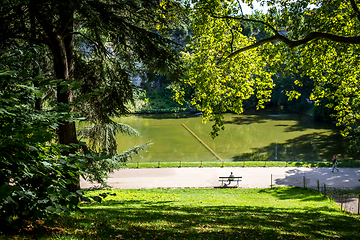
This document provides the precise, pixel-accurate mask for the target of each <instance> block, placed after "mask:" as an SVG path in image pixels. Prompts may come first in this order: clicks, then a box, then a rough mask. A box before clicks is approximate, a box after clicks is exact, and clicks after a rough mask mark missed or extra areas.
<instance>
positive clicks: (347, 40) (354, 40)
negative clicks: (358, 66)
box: [227, 32, 360, 58]
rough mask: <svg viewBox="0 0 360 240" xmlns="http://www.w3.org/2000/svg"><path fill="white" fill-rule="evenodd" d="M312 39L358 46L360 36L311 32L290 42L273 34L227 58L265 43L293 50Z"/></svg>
mask: <svg viewBox="0 0 360 240" xmlns="http://www.w3.org/2000/svg"><path fill="white" fill-rule="evenodd" d="M314 39H325V40H329V41H333V42H338V43H345V44H360V36H356V37H345V36H338V35H335V34H331V33H323V32H312V33H309V34H308V35H306V36H305V37H304V38H303V39H300V40H291V39H289V38H287V37H285V36H282V35H280V34H279V33H277V34H275V36H272V37H269V38H265V39H262V40H260V41H258V42H255V43H254V44H251V45H249V46H246V47H243V48H240V49H238V50H236V51H235V52H232V53H230V55H229V56H228V57H227V58H232V57H234V56H236V55H237V54H239V53H241V52H245V51H247V50H250V49H253V48H256V47H258V46H261V45H263V44H265V43H268V42H272V41H275V40H277V41H281V42H283V43H285V44H286V45H287V46H288V47H290V48H293V47H297V46H300V45H303V44H305V43H308V42H310V41H312V40H314Z"/></svg>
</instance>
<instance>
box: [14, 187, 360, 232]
mask: <svg viewBox="0 0 360 240" xmlns="http://www.w3.org/2000/svg"><path fill="white" fill-rule="evenodd" d="M102 192H110V193H116V196H108V197H106V198H105V200H104V201H103V202H102V203H101V204H98V203H86V204H82V205H81V206H80V207H81V211H77V212H75V213H73V214H72V215H71V216H69V217H63V218H61V219H59V220H58V224H57V228H54V229H53V230H55V231H53V232H51V233H49V232H44V233H41V235H37V236H36V239H337V238H340V239H359V236H360V218H359V216H358V215H352V214H349V213H343V212H341V211H340V207H339V206H338V205H336V203H335V202H333V201H330V200H329V199H327V198H324V197H323V196H322V195H318V194H317V192H316V191H314V190H311V189H303V188H298V187H295V188H291V187H279V188H268V189H241V188H240V189H209V188H207V189H150V190H149V189H140V190H119V189H112V190H95V191H89V192H88V193H87V194H88V195H97V194H99V193H102ZM15 237H17V238H18V239H24V238H25V237H26V235H16V236H12V238H15Z"/></svg>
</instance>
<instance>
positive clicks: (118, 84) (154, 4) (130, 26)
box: [0, 0, 179, 191]
mask: <svg viewBox="0 0 360 240" xmlns="http://www.w3.org/2000/svg"><path fill="white" fill-rule="evenodd" d="M178 6H179V5H176V4H175V3H173V2H171V1H156V0H147V1H135V0H128V1H116V0H114V1H87V0H74V1H72V0H65V1H53V0H23V1H12V0H5V1H3V4H2V5H1V8H0V15H1V16H0V31H1V33H2V34H1V36H0V42H1V43H2V44H3V46H4V47H5V48H16V47H19V46H21V45H28V46H35V45H38V46H43V47H44V48H46V49H47V50H48V51H49V52H50V56H51V61H52V66H53V69H54V77H55V78H56V79H59V81H57V82H56V84H55V89H56V94H55V96H56V102H57V104H58V105H57V107H60V108H61V107H62V108H67V109H63V110H64V111H68V112H71V111H74V109H75V105H74V103H75V100H76V99H75V98H76V97H79V99H78V100H82V101H83V102H84V104H85V105H84V106H86V107H84V109H85V108H86V109H85V110H84V109H83V110H84V113H85V115H86V117H87V118H88V120H89V121H92V123H94V122H96V123H99V124H100V125H102V126H109V124H111V123H112V122H111V120H110V117H111V116H115V115H121V114H125V113H126V112H127V111H126V105H125V104H126V103H127V102H128V101H131V99H132V86H131V81H130V75H131V73H132V71H133V69H134V66H135V64H137V63H141V64H144V65H148V66H149V68H152V69H153V70H154V71H155V72H156V71H158V72H166V73H175V72H176V71H177V70H178V68H177V65H178V64H177V62H178V58H177V56H176V54H175V51H174V50H173V47H174V44H173V43H172V41H170V40H169V39H167V37H166V36H165V35H164V34H163V32H166V30H167V28H168V27H169V26H171V25H172V24H173V23H175V22H176V15H175V12H174V11H173V10H172V9H173V8H175V7H178ZM85 40H86V41H85ZM74 43H76V44H78V46H81V47H82V48H80V47H79V48H78V50H77V51H76V53H75V52H74V49H75V48H74V47H75V45H74ZM76 61H77V65H76V64H75V65H74V63H75V62H76ZM109 63H111V65H109ZM74 66H76V67H77V68H75V69H74ZM90 68H91V69H90ZM87 70H90V71H88V72H87V75H86V77H85V72H84V71H87ZM89 73H91V74H92V76H91V77H90V75H89ZM82 74H83V75H82ZM174 75H176V74H174ZM79 80H80V81H79ZM81 84H82V88H81V91H80V90H79V88H80V86H81ZM76 90H79V93H78V95H76V94H77V93H76ZM92 91H97V93H95V94H94V93H92ZM100 93H103V94H100ZM80 96H82V97H80ZM99 96H100V97H99ZM95 119H96V120H95ZM106 124H107V125H106ZM117 129H119V127H117ZM57 133H58V142H59V144H65V145H70V144H77V143H78V137H77V133H76V128H75V122H74V121H71V119H69V120H67V121H63V122H62V123H61V124H59V126H58V129H57ZM113 145H114V144H112V145H111V147H112V150H111V149H110V150H109V149H107V150H106V152H107V153H110V154H111V153H114V151H113ZM136 151H137V150H135V152H136ZM70 153H74V150H72V152H64V154H70ZM78 187H79V186H78V184H75V185H73V184H71V185H69V190H71V191H75V190H76V189H77V188H78Z"/></svg>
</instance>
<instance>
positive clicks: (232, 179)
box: [219, 177, 242, 186]
mask: <svg viewBox="0 0 360 240" xmlns="http://www.w3.org/2000/svg"><path fill="white" fill-rule="evenodd" d="M241 178H242V177H231V180H230V183H231V182H236V184H237V186H239V182H240V181H241ZM229 179H230V177H219V182H221V186H223V185H224V182H229Z"/></svg>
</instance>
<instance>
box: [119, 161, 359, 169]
mask: <svg viewBox="0 0 360 240" xmlns="http://www.w3.org/2000/svg"><path fill="white" fill-rule="evenodd" d="M158 167H331V163H330V162H325V161H236V162H129V163H126V164H125V165H123V166H122V168H158ZM338 167H354V168H355V167H356V168H358V167H360V161H342V162H339V165H338Z"/></svg>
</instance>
